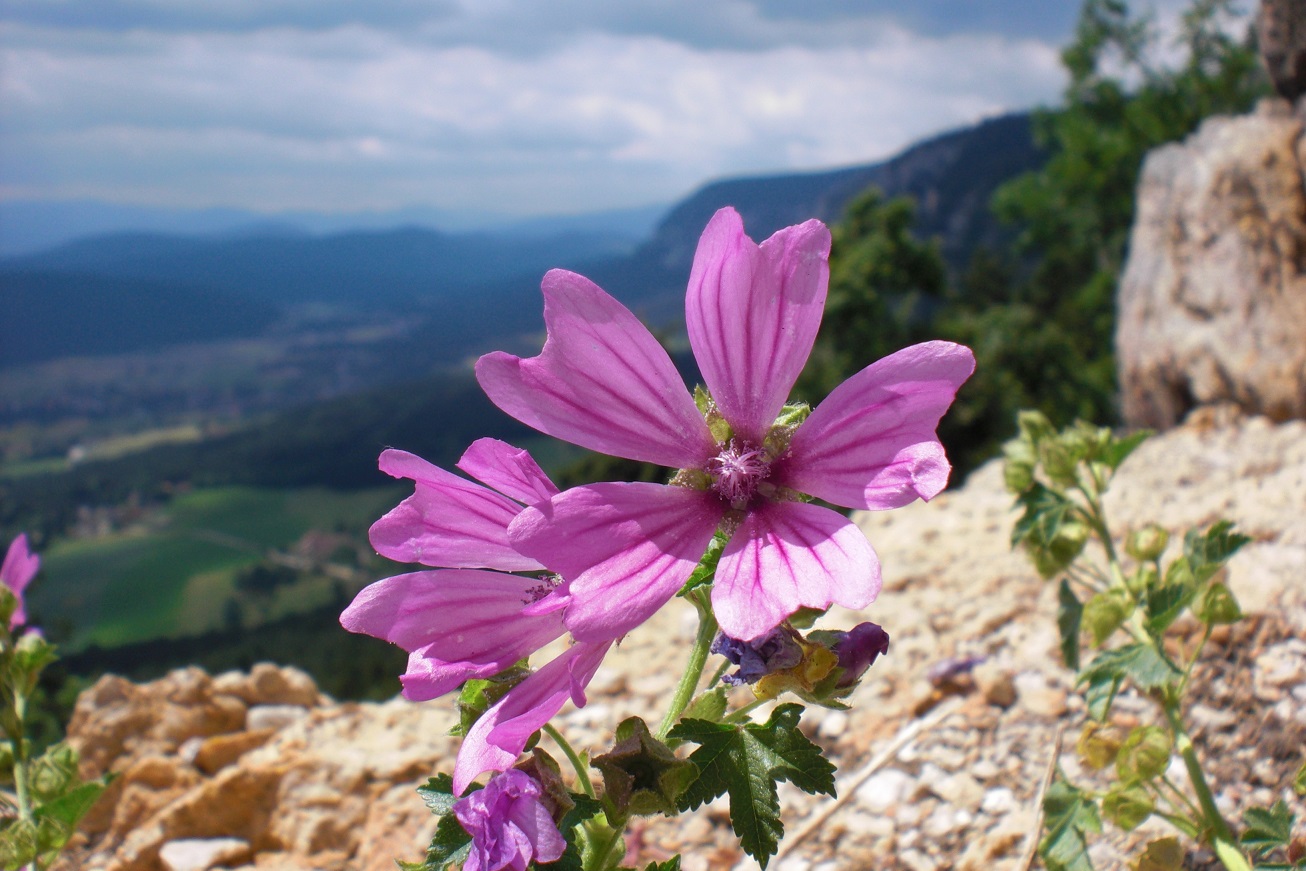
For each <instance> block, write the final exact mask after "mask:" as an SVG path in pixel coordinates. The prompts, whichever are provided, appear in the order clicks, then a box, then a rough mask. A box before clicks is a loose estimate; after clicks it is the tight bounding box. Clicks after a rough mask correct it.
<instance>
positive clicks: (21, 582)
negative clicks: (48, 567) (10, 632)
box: [0, 533, 41, 629]
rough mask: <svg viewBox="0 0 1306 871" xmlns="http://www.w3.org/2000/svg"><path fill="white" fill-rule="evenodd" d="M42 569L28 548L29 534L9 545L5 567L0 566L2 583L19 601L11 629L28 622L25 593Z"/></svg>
mask: <svg viewBox="0 0 1306 871" xmlns="http://www.w3.org/2000/svg"><path fill="white" fill-rule="evenodd" d="M40 568H41V558H40V557H39V556H37V555H36V554H34V553H32V551H31V550H30V549H29V548H28V546H27V533H21V534H19V536H18V537H17V538H15V539H14V540H13V541H12V542H10V544H9V550H8V551H7V552H6V553H5V561H4V565H3V566H0V583H3V584H4V585H5V586H6V587H8V588H9V589H10V590H11V591H13V594H14V597H15V598H16V599H18V607H16V608H15V609H14V613H13V616H11V617H10V618H9V628H10V629H13V628H14V627H16V626H20V625H22V624H23V623H26V622H27V609H26V607H25V606H24V604H23V591H24V590H26V589H27V585H28V584H30V583H31V582H32V578H34V577H36V573H37V572H38V571H39V570H40Z"/></svg>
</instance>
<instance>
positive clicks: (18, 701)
mask: <svg viewBox="0 0 1306 871" xmlns="http://www.w3.org/2000/svg"><path fill="white" fill-rule="evenodd" d="M14 716H15V719H16V720H17V721H18V734H16V735H13V736H11V743H12V744H13V748H14V792H15V793H16V795H17V798H18V818H19V819H20V820H30V819H31V818H32V798H31V795H30V794H29V790H28V785H27V740H26V738H25V736H24V734H23V733H24V731H25V730H26V723H27V697H26V696H25V695H24V694H23V693H22V691H21V690H18V689H15V691H14Z"/></svg>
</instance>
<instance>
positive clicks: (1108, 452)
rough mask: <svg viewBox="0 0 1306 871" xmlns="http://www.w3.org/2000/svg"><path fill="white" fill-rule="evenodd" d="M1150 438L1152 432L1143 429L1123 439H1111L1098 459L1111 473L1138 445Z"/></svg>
mask: <svg viewBox="0 0 1306 871" xmlns="http://www.w3.org/2000/svg"><path fill="white" fill-rule="evenodd" d="M1151 436H1152V431H1151V430H1147V429H1143V430H1139V431H1138V432H1134V433H1130V434H1129V435H1127V436H1124V437H1123V438H1115V437H1112V438H1111V439H1110V440H1109V441H1108V442H1107V444H1106V446H1105V447H1104V448H1103V449H1102V451H1101V453H1100V454H1099V457H1098V458H1099V459H1100V460H1101V461H1102V462H1103V463H1105V464H1106V465H1107V466H1109V467H1110V468H1111V470H1112V471H1115V470H1116V469H1118V468H1120V464H1121V463H1123V462H1124V461H1125V458H1127V457H1128V456H1129V455H1130V454H1132V453H1133V452H1134V451H1135V450H1136V449H1137V448H1138V446H1139V445H1141V444H1142V443H1143V442H1145V441H1147V440H1148V439H1149V438H1151Z"/></svg>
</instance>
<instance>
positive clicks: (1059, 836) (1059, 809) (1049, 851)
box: [1038, 771, 1102, 871]
mask: <svg viewBox="0 0 1306 871" xmlns="http://www.w3.org/2000/svg"><path fill="white" fill-rule="evenodd" d="M1043 817H1044V827H1045V828H1046V830H1047V834H1046V835H1044V836H1043V839H1042V840H1041V841H1040V842H1039V845H1038V852H1039V855H1040V856H1042V857H1043V863H1044V864H1045V865H1046V866H1047V868H1048V871H1093V863H1092V861H1091V860H1090V859H1089V858H1088V844H1087V842H1086V840H1085V838H1084V833H1085V832H1100V831H1102V821H1101V818H1100V817H1099V816H1098V812H1097V804H1096V803H1095V802H1094V801H1093V800H1092V799H1091V798H1089V797H1088V795H1086V794H1085V793H1084V792H1082V791H1081V790H1079V789H1077V788H1076V787H1075V786H1073V785H1072V784H1070V783H1069V782H1068V781H1066V779H1065V778H1064V777H1063V776H1062V775H1061V773H1060V772H1059V771H1058V772H1057V778H1056V780H1054V781H1053V782H1052V785H1051V786H1050V787H1049V788H1048V791H1047V794H1046V795H1045V796H1044V797H1043Z"/></svg>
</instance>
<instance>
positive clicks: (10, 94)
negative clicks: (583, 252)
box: [0, 0, 1178, 215]
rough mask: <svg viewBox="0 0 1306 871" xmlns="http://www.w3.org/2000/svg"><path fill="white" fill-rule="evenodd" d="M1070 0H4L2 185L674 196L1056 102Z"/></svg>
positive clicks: (423, 197)
mask: <svg viewBox="0 0 1306 871" xmlns="http://www.w3.org/2000/svg"><path fill="white" fill-rule="evenodd" d="M1163 2H1164V3H1165V4H1167V5H1169V6H1174V5H1175V3H1176V2H1178V0H1163ZM1078 6H1079V3H1078V0H989V2H986V0H917V2H912V3H900V2H896V0H895V2H890V0H805V2H804V0H799V2H787V0H661V2H653V0H531V2H528V0H377V2H355V0H0V199H5V200H20V199H24V200H25V199H36V200H46V199H93V200H103V201H106V202H112V203H120V204H131V205H146V206H163V207H174V208H175V207H184V208H201V207H214V206H225V207H236V208H243V209H253V210H256V211H261V212H267V213H276V212H281V211H288V210H298V211H324V212H356V211H366V210H389V209H398V208H402V207H407V206H425V207H435V208H440V209H445V210H451V211H455V212H456V211H476V212H492V213H501V214H505V215H535V214H559V213H577V212H585V211H594V210H601V209H609V208H621V207H627V206H635V205H643V204H649V203H663V202H670V201H672V200H675V199H676V198H678V197H680V196H683V195H684V194H685V193H687V192H688V191H689V190H691V189H692V188H694V187H695V186H697V185H698V184H700V183H702V182H703V181H705V180H708V179H710V178H716V177H721V176H733V175H742V174H754V173H771V172H782V171H790V170H803V169H819V168H825V167H831V166H839V165H846V164H852V163H860V162H866V161H870V160H876V159H879V158H883V157H886V156H888V155H890V154H892V153H894V152H896V151H898V150H899V149H901V148H902V147H903V146H905V145H907V144H909V143H911V142H912V141H915V140H917V139H920V138H922V137H924V136H927V135H929V134H932V133H936V132H939V131H942V130H945V129H949V128H952V127H956V126H960V125H963V124H967V123H971V122H974V121H977V120H979V119H981V118H984V117H987V116H991V115H994V114H998V113H1001V112H1004V111H1009V110H1013V109H1021V108H1027V107H1030V106H1033V105H1036V104H1040V103H1050V102H1054V101H1055V100H1056V98H1057V95H1058V93H1059V92H1060V90H1061V87H1062V85H1063V81H1064V80H1063V78H1062V73H1061V70H1060V66H1059V61H1058V51H1059V49H1060V47H1061V46H1062V45H1063V44H1064V43H1065V42H1066V41H1067V40H1068V38H1069V36H1070V33H1071V31H1072V28H1073V25H1074V20H1075V17H1076V14H1077V11H1078Z"/></svg>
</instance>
